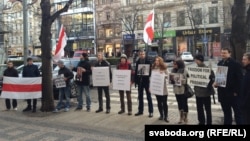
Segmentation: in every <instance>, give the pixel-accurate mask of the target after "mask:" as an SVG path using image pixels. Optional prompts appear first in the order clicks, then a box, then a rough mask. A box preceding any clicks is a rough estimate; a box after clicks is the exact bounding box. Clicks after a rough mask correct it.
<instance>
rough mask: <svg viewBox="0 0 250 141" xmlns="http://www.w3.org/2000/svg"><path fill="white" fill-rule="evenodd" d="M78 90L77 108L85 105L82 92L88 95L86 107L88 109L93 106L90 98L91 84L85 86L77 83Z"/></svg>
mask: <svg viewBox="0 0 250 141" xmlns="http://www.w3.org/2000/svg"><path fill="white" fill-rule="evenodd" d="M77 90H78V91H77V92H78V94H79V95H78V97H77V101H78V106H77V108H82V105H83V97H82V93H83V92H84V93H85V96H86V103H87V106H86V108H87V109H90V106H91V100H90V95H89V91H90V89H89V86H84V85H77Z"/></svg>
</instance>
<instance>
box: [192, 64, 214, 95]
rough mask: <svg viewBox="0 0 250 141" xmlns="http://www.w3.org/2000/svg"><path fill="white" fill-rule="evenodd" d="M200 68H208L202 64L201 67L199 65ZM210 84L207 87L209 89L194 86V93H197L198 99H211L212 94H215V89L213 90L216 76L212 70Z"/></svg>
mask: <svg viewBox="0 0 250 141" xmlns="http://www.w3.org/2000/svg"><path fill="white" fill-rule="evenodd" d="M198 67H206V68H207V66H206V65H205V64H204V63H202V64H200V65H198ZM209 79H210V81H209V83H208V85H207V87H199V86H194V92H195V95H196V96H197V97H209V96H210V95H211V94H214V89H213V86H212V84H213V82H214V79H215V75H214V72H213V70H211V74H210V76H209Z"/></svg>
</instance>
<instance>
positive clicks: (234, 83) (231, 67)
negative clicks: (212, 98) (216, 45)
mask: <svg viewBox="0 0 250 141" xmlns="http://www.w3.org/2000/svg"><path fill="white" fill-rule="evenodd" d="M218 66H227V67H228V71H227V83H226V87H218V89H217V90H218V99H219V101H221V100H231V99H233V98H234V97H235V96H234V93H236V94H238V95H239V94H240V86H241V82H242V70H241V65H240V64H239V63H238V62H236V61H235V60H233V59H232V58H228V59H227V60H225V61H224V60H221V61H220V62H219V63H218Z"/></svg>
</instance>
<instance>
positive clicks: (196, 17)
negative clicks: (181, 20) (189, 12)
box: [193, 8, 202, 25]
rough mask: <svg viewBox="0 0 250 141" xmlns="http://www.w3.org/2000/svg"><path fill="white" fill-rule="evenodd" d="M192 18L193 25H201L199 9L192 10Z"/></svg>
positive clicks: (200, 11)
mask: <svg viewBox="0 0 250 141" xmlns="http://www.w3.org/2000/svg"><path fill="white" fill-rule="evenodd" d="M193 17H194V19H193V20H194V21H193V22H194V25H201V24H202V10H201V8H200V9H194V10H193Z"/></svg>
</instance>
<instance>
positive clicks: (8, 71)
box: [3, 61, 18, 111]
mask: <svg viewBox="0 0 250 141" xmlns="http://www.w3.org/2000/svg"><path fill="white" fill-rule="evenodd" d="M7 64H8V68H7V69H6V70H4V72H3V76H8V77H18V72H17V70H16V69H15V68H14V67H13V62H12V61H8V63H7ZM5 105H6V111H9V110H10V108H11V102H10V99H5ZM12 106H13V109H14V110H15V111H16V110H17V100H16V99H12Z"/></svg>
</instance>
